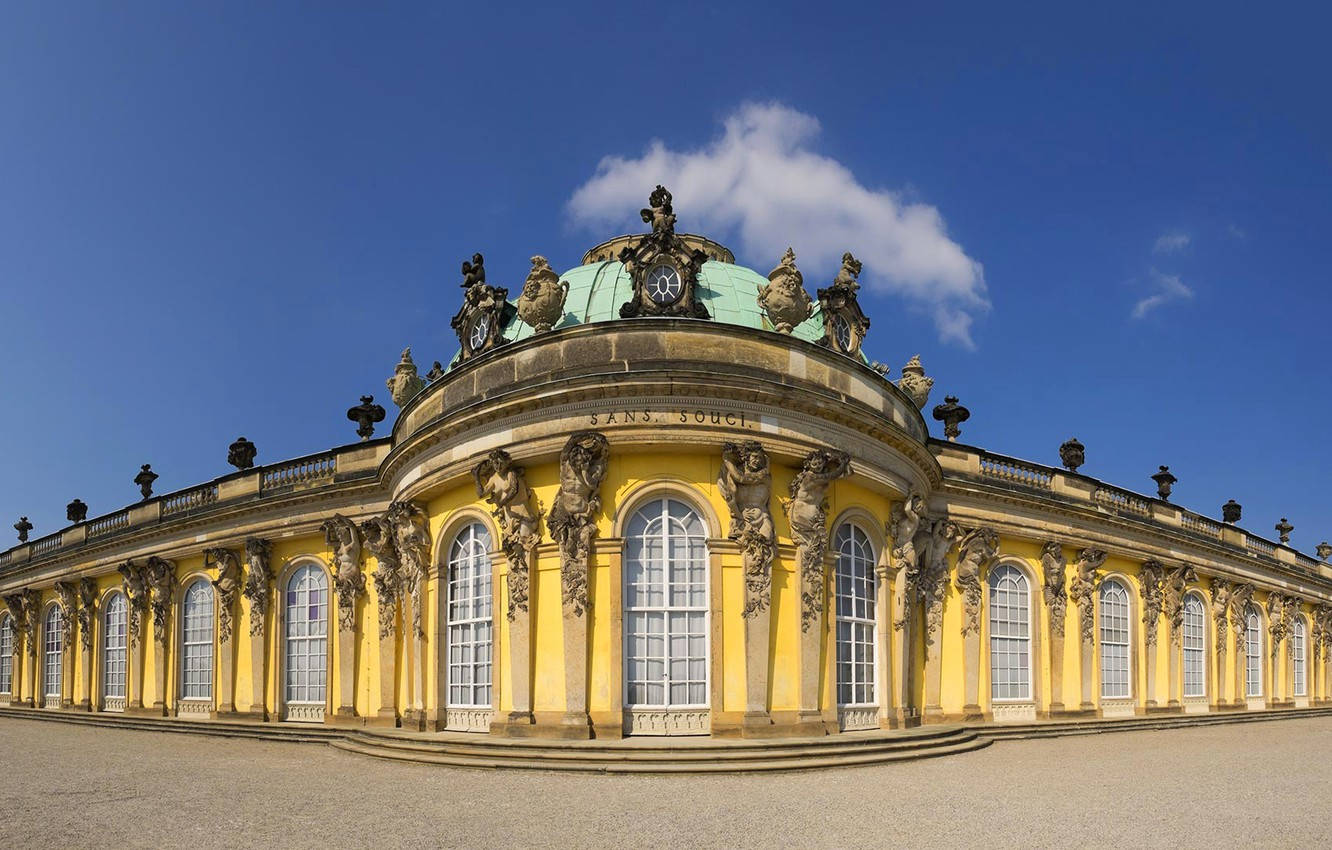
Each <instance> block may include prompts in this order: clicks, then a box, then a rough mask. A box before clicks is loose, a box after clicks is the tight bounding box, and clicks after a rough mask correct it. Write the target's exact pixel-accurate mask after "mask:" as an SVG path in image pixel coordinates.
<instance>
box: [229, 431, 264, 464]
mask: <svg viewBox="0 0 1332 850" xmlns="http://www.w3.org/2000/svg"><path fill="white" fill-rule="evenodd" d="M258 452H259V449H258V447H257V446H255V444H254V443H251V442H250V441H249V440H247V439H245V438H244V437H237V438H236V442H234V443H232V444H231V445H230V446H227V463H229V464H231V465H232V466H234V467H236V468H237V469H250V468H252V467H253V466H254V456H255V455H256V454H258Z"/></svg>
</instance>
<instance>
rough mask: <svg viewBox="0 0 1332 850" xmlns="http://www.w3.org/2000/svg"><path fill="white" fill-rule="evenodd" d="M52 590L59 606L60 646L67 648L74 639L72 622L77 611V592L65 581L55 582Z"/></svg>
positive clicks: (76, 589)
mask: <svg viewBox="0 0 1332 850" xmlns="http://www.w3.org/2000/svg"><path fill="white" fill-rule="evenodd" d="M53 589H54V590H55V594H56V604H57V605H59V606H60V615H61V616H60V639H61V641H62V643H61V646H69V645H70V642H71V641H72V640H73V639H74V620H75V613H76V612H77V611H78V610H79V605H78V596H79V591H78V588H76V587H75V586H74V585H73V584H70V583H69V582H67V581H58V582H56V583H55V587H54V588H53Z"/></svg>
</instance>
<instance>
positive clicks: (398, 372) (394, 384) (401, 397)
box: [384, 346, 425, 407]
mask: <svg viewBox="0 0 1332 850" xmlns="http://www.w3.org/2000/svg"><path fill="white" fill-rule="evenodd" d="M384 383H385V384H387V385H388V391H389V396H390V397H392V399H393V403H394V404H396V405H397V406H398V407H402V406H403V405H405V404H407V402H409V401H411V400H412V399H413V398H414V397H415V396H416V394H417V393H419V392H420V391H421V390H423V389H425V381H423V380H421V376H420V375H418V374H417V372H416V363H415V362H413V361H412V349H411V347H410V346H408V347H407V348H404V349H403V350H402V357H401V358H400V359H399V360H398V365H397V366H394V367H393V376H392V377H391V378H389V379H388V380H387V381H385V382H384Z"/></svg>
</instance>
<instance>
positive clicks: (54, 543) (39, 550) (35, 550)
mask: <svg viewBox="0 0 1332 850" xmlns="http://www.w3.org/2000/svg"><path fill="white" fill-rule="evenodd" d="M63 537H64V535H63V534H60V533H59V532H57V533H56V534H52V535H50V536H49V537H43V538H42V539H41V540H37V541H34V542H33V544H32V557H34V558H36V557H38V556H39V555H45V554H46V553H47V552H52V551H55V550H56V549H59V548H60V541H61V539H62V538H63Z"/></svg>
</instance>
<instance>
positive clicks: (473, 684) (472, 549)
mask: <svg viewBox="0 0 1332 850" xmlns="http://www.w3.org/2000/svg"><path fill="white" fill-rule="evenodd" d="M490 549H491V540H490V532H489V531H487V530H486V527H485V526H484V525H482V524H481V523H479V522H474V523H471V524H469V525H468V526H467V527H466V528H464V529H463V530H462V531H460V532H458V536H457V537H455V538H454V539H453V544H452V545H451V546H450V547H449V564H448V617H449V621H448V622H449V628H448V641H449V647H448V653H449V673H448V675H449V707H450V708H488V707H489V706H490V702H491V679H492V673H493V670H494V669H495V668H494V662H493V655H494V646H495V639H494V620H493V613H492V609H493V607H494V606H493V602H492V598H493V597H492V593H491V581H492V579H491V568H490Z"/></svg>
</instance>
